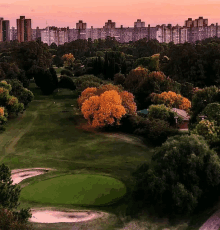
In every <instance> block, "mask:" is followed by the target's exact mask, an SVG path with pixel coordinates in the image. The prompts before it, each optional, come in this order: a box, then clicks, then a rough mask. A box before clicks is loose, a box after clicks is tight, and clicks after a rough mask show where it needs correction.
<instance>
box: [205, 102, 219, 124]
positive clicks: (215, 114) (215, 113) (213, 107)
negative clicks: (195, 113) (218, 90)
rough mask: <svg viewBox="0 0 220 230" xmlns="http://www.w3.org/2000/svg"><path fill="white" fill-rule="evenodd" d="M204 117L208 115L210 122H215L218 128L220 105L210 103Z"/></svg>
mask: <svg viewBox="0 0 220 230" xmlns="http://www.w3.org/2000/svg"><path fill="white" fill-rule="evenodd" d="M202 114H203V115H206V116H207V118H208V120H210V121H215V122H216V124H217V125H218V126H220V104H219V103H217V102H215V103H210V104H208V105H207V106H206V107H205V109H204V110H203V111H202Z"/></svg>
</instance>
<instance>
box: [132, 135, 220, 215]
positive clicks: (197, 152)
mask: <svg viewBox="0 0 220 230" xmlns="http://www.w3.org/2000/svg"><path fill="white" fill-rule="evenodd" d="M152 160H153V161H154V164H153V167H151V168H150V167H149V166H147V165H142V166H141V167H138V168H137V170H136V171H135V172H134V173H133V176H134V178H135V181H136V185H135V189H134V191H133V197H134V199H135V200H140V201H141V202H142V203H143V206H144V207H146V206H147V205H148V203H147V202H152V203H154V204H155V205H158V207H159V208H160V209H161V211H162V212H166V213H169V214H172V215H175V214H190V213H193V211H195V209H196V207H197V206H198V205H199V204H200V203H201V202H202V203H203V204H204V203H209V202H210V200H212V198H213V197H215V198H217V197H218V186H219V184H220V159H219V157H218V155H217V154H216V152H214V151H213V150H210V149H209V146H208V145H207V143H206V142H205V141H204V139H203V137H201V136H198V135H182V136H175V137H170V138H168V140H167V141H166V142H165V143H163V144H162V146H161V147H159V148H157V149H156V150H155V152H154V155H153V157H152ZM143 166H145V167H143Z"/></svg>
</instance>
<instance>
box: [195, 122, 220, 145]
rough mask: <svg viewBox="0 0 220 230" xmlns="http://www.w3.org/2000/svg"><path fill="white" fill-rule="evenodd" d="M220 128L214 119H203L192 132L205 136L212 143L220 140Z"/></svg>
mask: <svg viewBox="0 0 220 230" xmlns="http://www.w3.org/2000/svg"><path fill="white" fill-rule="evenodd" d="M219 131H220V129H219V127H217V126H215V124H214V121H209V120H201V121H200V122H199V123H198V124H197V125H196V127H195V129H194V130H193V131H192V133H195V134H198V135H201V136H203V137H204V138H205V139H206V140H207V142H209V143H212V142H215V141H217V140H218V133H219Z"/></svg>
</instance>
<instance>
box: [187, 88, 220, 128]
mask: <svg viewBox="0 0 220 230" xmlns="http://www.w3.org/2000/svg"><path fill="white" fill-rule="evenodd" d="M218 95H219V89H218V88H217V87H216V86H210V87H205V88H203V89H200V90H197V91H196V92H195V93H194V95H193V97H192V108H191V111H192V115H191V119H190V123H191V124H192V123H195V122H196V117H197V116H198V114H199V113H201V112H202V110H203V109H205V107H206V106H207V105H208V104H210V103H213V102H217V98H218Z"/></svg>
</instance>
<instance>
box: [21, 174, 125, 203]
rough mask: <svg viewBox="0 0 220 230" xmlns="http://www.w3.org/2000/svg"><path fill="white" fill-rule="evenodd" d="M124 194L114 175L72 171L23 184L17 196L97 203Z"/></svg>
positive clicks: (123, 188)
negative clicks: (70, 173)
mask: <svg viewBox="0 0 220 230" xmlns="http://www.w3.org/2000/svg"><path fill="white" fill-rule="evenodd" d="M125 194H126V186H125V185H124V184H123V183H122V182H121V181H119V180H117V179H115V178H112V177H108V176H101V175H89V174H74V175H65V176H60V177H55V178H51V179H47V180H43V181H40V182H37V183H34V184H32V185H29V186H26V187H24V188H23V189H22V190H21V196H20V198H21V199H22V200H26V201H32V202H37V203H47V204H74V205H86V206H87V205H92V206H99V205H108V204H110V203H114V202H116V201H118V200H119V199H120V198H122V197H123V196H124V195H125Z"/></svg>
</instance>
